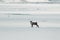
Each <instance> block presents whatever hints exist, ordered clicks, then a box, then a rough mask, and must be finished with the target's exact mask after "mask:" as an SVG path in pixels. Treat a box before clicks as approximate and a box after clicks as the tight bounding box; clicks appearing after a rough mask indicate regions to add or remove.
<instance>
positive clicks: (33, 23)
mask: <svg viewBox="0 0 60 40" xmlns="http://www.w3.org/2000/svg"><path fill="white" fill-rule="evenodd" d="M30 24H31V27H33V25H36V26H37V27H38V28H39V25H38V24H37V22H32V21H30Z"/></svg>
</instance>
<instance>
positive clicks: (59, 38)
mask: <svg viewBox="0 0 60 40" xmlns="http://www.w3.org/2000/svg"><path fill="white" fill-rule="evenodd" d="M30 20H36V21H37V22H38V24H39V26H40V28H37V27H36V26H34V28H31V26H30V22H29V21H30ZM0 40H60V15H59V14H58V15H39V16H38V15H37V16H36V15H31V16H27V15H25V16H24V15H19V16H18V15H15V16H13V15H10V16H9V17H8V15H0Z"/></svg>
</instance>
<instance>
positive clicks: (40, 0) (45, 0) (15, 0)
mask: <svg viewBox="0 0 60 40" xmlns="http://www.w3.org/2000/svg"><path fill="white" fill-rule="evenodd" d="M4 1H6V2H12V1H14V2H20V1H21V0H4ZM26 1H28V2H47V1H48V0H26Z"/></svg>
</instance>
